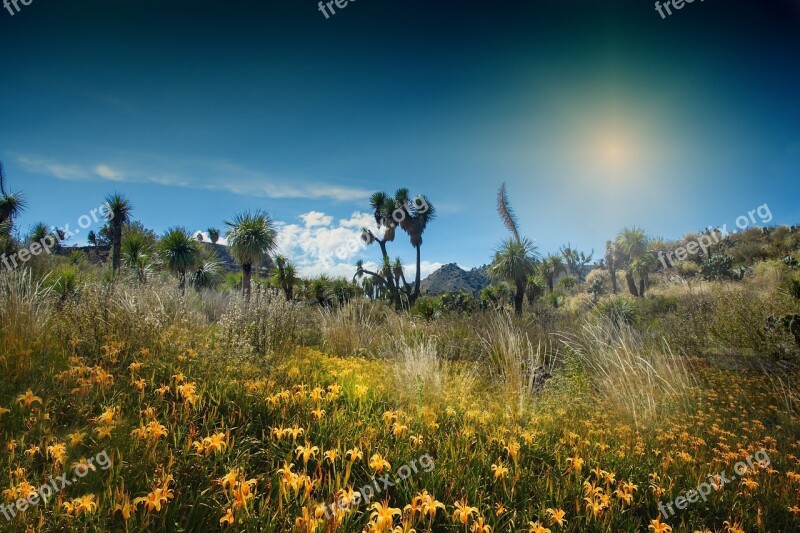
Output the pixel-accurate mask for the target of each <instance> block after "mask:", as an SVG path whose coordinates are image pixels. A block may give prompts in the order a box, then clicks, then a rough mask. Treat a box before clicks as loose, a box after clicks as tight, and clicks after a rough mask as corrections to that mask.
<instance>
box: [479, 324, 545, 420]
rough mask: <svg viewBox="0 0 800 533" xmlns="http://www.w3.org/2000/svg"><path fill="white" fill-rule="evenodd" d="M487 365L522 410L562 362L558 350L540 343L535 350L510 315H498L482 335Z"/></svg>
mask: <svg viewBox="0 0 800 533" xmlns="http://www.w3.org/2000/svg"><path fill="white" fill-rule="evenodd" d="M481 343H482V345H483V350H484V353H485V354H486V357H487V360H486V363H487V364H488V366H489V371H490V373H491V375H492V377H493V378H494V379H495V380H496V381H497V382H498V383H499V384H501V385H502V386H503V387H504V388H505V393H506V395H507V397H508V399H509V400H510V402H511V403H510V405H513V406H514V407H515V408H516V409H518V410H519V411H522V410H524V408H525V406H526V405H527V404H528V403H529V402H530V400H531V399H532V398H533V395H534V393H536V392H537V391H538V390H540V389H541V388H542V387H543V385H544V380H545V379H546V378H547V377H548V376H549V375H550V373H551V371H552V369H553V367H554V366H555V364H556V363H557V361H558V347H557V346H554V345H553V344H551V343H549V342H541V341H540V342H538V343H537V345H536V348H535V349H534V347H533V344H532V343H531V341H530V339H529V337H528V335H527V333H525V332H524V331H523V330H522V328H521V327H520V326H519V325H518V324H516V323H515V321H514V319H513V318H512V317H511V316H510V315H509V314H508V313H498V314H496V315H494V316H493V317H492V318H491V319H490V320H489V323H488V325H487V327H486V330H485V331H484V332H483V333H482V334H481Z"/></svg>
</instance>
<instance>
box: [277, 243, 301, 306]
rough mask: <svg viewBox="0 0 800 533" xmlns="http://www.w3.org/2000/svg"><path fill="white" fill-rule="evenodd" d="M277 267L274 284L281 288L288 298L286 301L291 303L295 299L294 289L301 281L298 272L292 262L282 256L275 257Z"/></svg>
mask: <svg viewBox="0 0 800 533" xmlns="http://www.w3.org/2000/svg"><path fill="white" fill-rule="evenodd" d="M275 267H276V270H275V274H273V276H272V283H274V284H275V285H277V286H278V287H280V288H281V289H282V290H283V294H284V296H286V301H287V302H291V301H292V300H293V299H294V287H295V286H296V285H297V284H298V283H300V281H301V280H300V278H299V277H297V270H296V269H295V267H294V265H293V264H292V263H291V261H289V260H288V259H286V258H285V257H284V256H282V255H276V256H275Z"/></svg>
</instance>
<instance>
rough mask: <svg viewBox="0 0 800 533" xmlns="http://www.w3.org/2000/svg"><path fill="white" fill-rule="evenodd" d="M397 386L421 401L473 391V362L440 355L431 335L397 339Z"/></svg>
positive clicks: (421, 402)
mask: <svg viewBox="0 0 800 533" xmlns="http://www.w3.org/2000/svg"><path fill="white" fill-rule="evenodd" d="M396 346H397V347H398V352H397V367H396V368H397V376H396V377H397V381H398V389H404V390H406V391H407V392H410V393H412V394H413V395H414V397H415V398H416V400H417V401H418V402H419V403H420V404H421V405H430V404H437V403H439V402H441V401H442V400H444V399H446V398H454V397H460V398H463V397H464V395H467V394H470V393H474V392H475V390H476V387H477V383H478V379H477V376H476V374H475V372H474V365H470V364H465V363H457V362H452V361H448V360H447V359H445V358H443V357H441V356H440V355H439V353H438V349H437V347H436V340H435V339H433V338H428V339H422V340H410V341H409V340H406V339H404V338H401V339H398V340H397V341H396Z"/></svg>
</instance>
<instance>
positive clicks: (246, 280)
mask: <svg viewBox="0 0 800 533" xmlns="http://www.w3.org/2000/svg"><path fill="white" fill-rule="evenodd" d="M225 224H226V225H227V226H228V227H230V230H229V231H228V233H227V234H226V237H227V239H228V246H229V247H230V249H231V254H232V255H233V257H234V258H235V259H236V260H237V261H238V262H239V264H240V265H242V294H243V295H244V297H245V299H246V300H248V301H249V300H250V280H251V278H252V274H253V265H256V266H258V265H259V264H260V263H261V261H262V260H263V259H264V257H266V256H268V255H269V254H270V253H272V252H274V251H275V248H276V247H277V236H278V232H277V230H276V229H275V223H274V222H273V221H272V219H271V218H270V217H269V215H268V214H267V213H265V212H263V211H255V212H250V211H246V212H245V213H241V214H238V215H236V217H235V218H234V219H233V222H227V221H226V222H225Z"/></svg>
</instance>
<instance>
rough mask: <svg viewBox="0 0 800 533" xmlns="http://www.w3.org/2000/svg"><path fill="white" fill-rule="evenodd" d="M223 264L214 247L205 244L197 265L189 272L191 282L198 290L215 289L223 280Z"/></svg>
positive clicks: (201, 249)
mask: <svg viewBox="0 0 800 533" xmlns="http://www.w3.org/2000/svg"><path fill="white" fill-rule="evenodd" d="M222 275H223V272H222V265H221V264H220V262H219V258H218V257H217V254H216V253H215V252H214V251H213V249H212V248H209V247H207V246H203V247H202V248H200V254H199V257H198V260H197V263H196V265H195V266H194V268H193V269H192V272H191V274H189V283H190V284H191V285H192V287H194V288H195V289H196V290H202V289H213V288H215V287H216V286H217V285H219V284H220V283H221V282H222Z"/></svg>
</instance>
